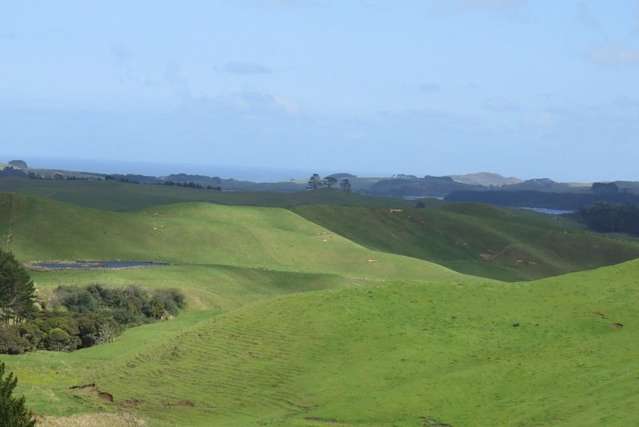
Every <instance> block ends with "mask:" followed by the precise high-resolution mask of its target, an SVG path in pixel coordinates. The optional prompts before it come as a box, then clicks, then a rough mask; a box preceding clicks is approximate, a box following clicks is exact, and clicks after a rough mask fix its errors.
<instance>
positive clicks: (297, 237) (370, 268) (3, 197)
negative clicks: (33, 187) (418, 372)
mask: <svg viewBox="0 0 639 427" xmlns="http://www.w3.org/2000/svg"><path fill="white" fill-rule="evenodd" d="M0 236H3V240H4V241H5V242H6V248H7V249H9V250H11V251H13V252H14V253H15V254H16V255H17V256H18V257H19V258H20V259H21V260H23V261H35V260H40V261H42V260H76V259H94V260H116V259H119V260H154V261H166V262H169V263H172V264H176V265H193V264H198V265H228V266H238V267H250V268H265V269H269V270H282V271H298V272H316V273H322V274H330V273H333V274H345V275H348V276H350V277H377V278H393V279H399V278H401V279H426V278H443V277H455V276H459V275H458V274H457V273H454V272H452V271H450V270H448V269H446V268H444V267H441V266H439V265H436V264H432V263H428V262H424V261H421V260H417V259H414V258H409V257H404V256H399V255H394V254H388V253H383V252H375V251H372V250H369V249H366V248H364V247H362V246H359V245H357V244H355V243H353V242H351V241H349V240H347V239H345V238H343V237H341V236H338V235H336V234H334V233H331V232H330V231H328V230H326V229H324V228H322V227H320V226H318V225H316V224H314V223H312V222H310V221H307V220H305V219H303V218H302V217H300V216H298V215H296V214H294V213H292V212H290V211H288V210H285V209H280V208H258V207H237V206H223V205H214V204H209V203H191V204H179V205H167V206H159V207H157V208H153V209H147V210H143V211H139V212H133V213H119V212H109V211H100V210H95V209H88V208H80V207H77V206H73V205H69V204H64V203H60V202H55V201H51V200H46V199H39V198H32V197H25V196H21V195H15V194H0Z"/></svg>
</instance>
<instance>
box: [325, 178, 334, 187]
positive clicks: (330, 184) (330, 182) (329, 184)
mask: <svg viewBox="0 0 639 427" xmlns="http://www.w3.org/2000/svg"><path fill="white" fill-rule="evenodd" d="M335 184H337V178H335V177H334V176H327V177H326V178H324V185H326V186H327V187H328V188H333V186H334V185H335Z"/></svg>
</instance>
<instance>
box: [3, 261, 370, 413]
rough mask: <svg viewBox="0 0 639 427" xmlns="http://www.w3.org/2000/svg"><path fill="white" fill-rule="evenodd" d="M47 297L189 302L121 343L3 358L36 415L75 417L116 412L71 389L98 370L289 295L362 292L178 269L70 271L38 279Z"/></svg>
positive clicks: (273, 274)
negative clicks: (108, 295) (65, 293)
mask: <svg viewBox="0 0 639 427" xmlns="http://www.w3.org/2000/svg"><path fill="white" fill-rule="evenodd" d="M33 277H34V280H35V282H36V285H37V287H38V292H39V293H40V295H41V297H43V298H45V299H46V297H47V294H48V293H49V292H50V291H51V290H52V289H53V288H55V287H56V286H59V285H77V286H85V285H87V284H91V283H101V284H104V285H107V286H128V285H138V286H142V287H144V288H146V289H156V288H177V289H180V290H181V291H182V292H183V293H184V294H185V295H186V297H187V311H186V312H185V313H182V314H180V315H179V316H177V317H176V318H175V319H173V320H170V321H166V322H160V323H155V324H151V325H146V326H140V327H136V328H132V329H129V330H127V331H126V332H125V333H124V334H123V335H122V336H120V337H118V338H117V339H116V340H115V342H113V343H110V344H105V345H99V346H96V347H92V348H89V349H85V350H80V351H76V352H73V353H56V352H43V351H41V352H37V353H29V354H26V355H24V356H13V357H8V356H5V357H4V360H6V362H7V363H8V364H9V365H10V366H11V369H13V370H15V371H16V372H17V373H18V375H19V376H20V391H21V392H23V393H26V395H27V396H28V399H29V404H30V407H32V408H33V410H34V411H36V413H38V414H45V415H71V414H78V413H95V412H102V411H105V410H106V411H109V412H113V411H114V409H117V408H114V407H112V406H105V405H104V402H101V401H100V400H99V399H98V400H95V401H94V400H92V399H91V396H90V395H89V396H84V398H83V399H80V398H78V396H77V395H76V393H74V392H73V391H72V390H70V389H69V387H71V386H76V385H82V384H86V383H87V381H88V382H91V381H92V377H93V375H94V374H95V373H96V372H97V371H98V370H103V369H106V368H107V367H108V366H111V365H113V364H118V363H120V362H122V363H129V362H130V361H131V360H132V359H135V358H136V357H137V355H138V354H141V353H143V352H146V351H153V350H152V349H154V348H157V347H158V346H160V347H161V346H162V345H163V344H166V343H170V342H173V340H174V338H175V337H176V336H178V335H180V334H182V333H185V332H187V331H189V330H191V329H192V328H193V327H194V326H196V325H198V324H202V323H206V322H207V321H209V320H210V319H212V318H214V317H216V316H218V315H220V314H221V313H226V312H229V311H232V310H234V309H238V308H240V307H242V306H245V305H250V304H252V303H255V302H257V301H260V300H264V299H267V298H273V297H276V296H278V295H283V294H287V293H293V292H295V293H300V292H308V291H317V290H324V289H337V288H341V287H350V286H357V285H358V282H357V281H354V280H350V279H345V278H343V277H340V276H335V275H328V274H311V273H296V272H279V271H269V270H264V269H258V270H253V269H246V268H239V267H227V266H176V267H173V266H171V267H161V268H154V269H131V270H119V271H106V270H104V271H64V272H37V273H34V274H33Z"/></svg>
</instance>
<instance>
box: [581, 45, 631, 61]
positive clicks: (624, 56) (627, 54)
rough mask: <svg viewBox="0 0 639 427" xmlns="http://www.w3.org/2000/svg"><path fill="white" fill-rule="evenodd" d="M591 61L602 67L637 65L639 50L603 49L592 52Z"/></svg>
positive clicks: (623, 48)
mask: <svg viewBox="0 0 639 427" xmlns="http://www.w3.org/2000/svg"><path fill="white" fill-rule="evenodd" d="M590 60H591V61H592V62H594V63H595V64H602V65H635V64H639V49H631V48H625V47H612V46H608V47H602V48H598V49H594V50H592V51H591V52H590Z"/></svg>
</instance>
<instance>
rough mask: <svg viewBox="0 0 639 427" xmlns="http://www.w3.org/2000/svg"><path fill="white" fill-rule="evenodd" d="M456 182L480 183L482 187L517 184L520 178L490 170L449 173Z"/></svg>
mask: <svg viewBox="0 0 639 427" xmlns="http://www.w3.org/2000/svg"><path fill="white" fill-rule="evenodd" d="M450 177H451V178H452V179H453V180H455V181H456V182H460V183H462V184H468V185H482V186H484V187H502V186H504V185H513V184H519V183H520V182H522V180H521V179H519V178H515V177H505V176H502V175H499V174H497V173H492V172H478V173H469V174H466V175H451V176H450Z"/></svg>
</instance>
